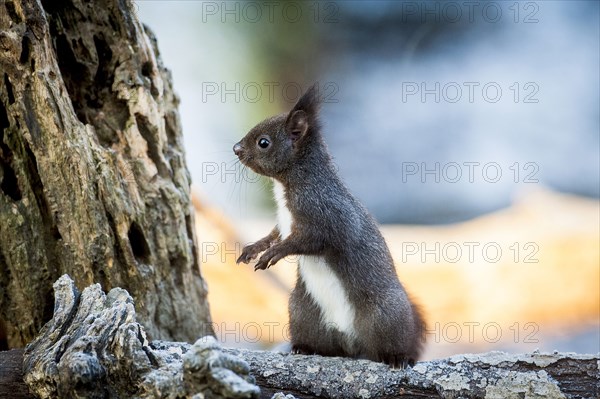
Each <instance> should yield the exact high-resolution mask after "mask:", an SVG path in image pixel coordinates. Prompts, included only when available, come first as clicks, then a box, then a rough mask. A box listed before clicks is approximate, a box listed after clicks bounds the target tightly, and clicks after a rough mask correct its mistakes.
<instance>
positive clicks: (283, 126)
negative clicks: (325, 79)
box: [233, 84, 321, 178]
mask: <svg viewBox="0 0 600 399" xmlns="http://www.w3.org/2000/svg"><path fill="white" fill-rule="evenodd" d="M320 102H321V101H320V98H319V95H318V88H317V85H316V84H314V85H312V86H311V87H310V88H309V89H308V90H307V91H306V93H304V95H302V97H301V98H300V99H299V100H298V102H297V103H296V105H294V108H292V110H291V111H290V112H289V113H287V114H281V115H277V116H273V117H271V118H268V119H265V120H264V121H262V122H260V123H259V124H258V125H256V126H255V127H253V128H252V129H251V130H250V131H249V132H248V134H246V136H245V137H244V138H243V139H242V140H240V141H239V142H238V143H236V144H235V145H234V146H233V152H234V153H235V155H237V156H238V158H239V159H240V162H242V164H244V165H246V166H248V167H249V168H250V169H252V170H253V171H255V172H256V173H258V174H261V175H264V176H268V177H275V178H277V177H279V178H281V177H283V176H284V175H285V174H286V172H287V171H288V170H289V169H290V168H291V167H292V166H293V165H295V164H297V163H298V161H299V160H300V159H302V158H303V157H304V156H306V154H308V153H310V152H311V151H313V149H314V147H315V146H319V145H320V143H321V137H320V132H319V129H320V125H319V120H318V114H319V106H320Z"/></svg>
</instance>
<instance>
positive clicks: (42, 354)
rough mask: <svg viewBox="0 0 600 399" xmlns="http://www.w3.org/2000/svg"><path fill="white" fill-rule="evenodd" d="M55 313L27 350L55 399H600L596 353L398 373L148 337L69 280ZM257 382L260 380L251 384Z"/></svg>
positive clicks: (495, 358) (30, 371)
mask: <svg viewBox="0 0 600 399" xmlns="http://www.w3.org/2000/svg"><path fill="white" fill-rule="evenodd" d="M55 287H56V304H57V307H56V312H55V314H54V317H53V319H52V320H51V321H50V322H49V323H48V324H47V325H46V326H45V327H44V328H43V329H42V331H41V333H40V335H39V336H38V337H37V338H36V340H35V341H34V342H32V343H31V344H30V345H29V346H28V347H27V350H26V353H25V361H24V371H25V380H26V381H27V383H28V385H29V387H30V388H31V389H32V392H35V393H36V394H37V395H38V396H39V397H42V398H55V397H74V398H75V397H146V398H150V397H165V398H175V397H190V396H191V395H194V394H196V393H202V394H203V395H205V397H228V398H235V397H239V398H243V397H256V396H258V394H259V392H258V387H260V397H262V398H270V397H271V396H272V395H273V394H274V393H277V392H280V391H283V392H285V393H291V394H293V395H294V396H295V397H298V398H312V397H330V398H396V397H397V398H423V397H429V398H438V397H441V398H488V399H489V398H497V399H506V398H597V397H598V393H599V384H600V374H599V371H598V367H599V363H600V357H599V356H598V355H594V356H592V355H577V354H560V353H554V354H541V353H533V354H525V355H509V354H506V353H502V352H491V353H486V354H480V355H460V356H455V357H452V358H449V359H444V360H436V361H430V362H420V363H417V365H416V366H415V367H414V368H412V369H408V370H393V369H390V368H389V367H388V366H386V365H384V364H381V363H374V362H371V361H368V360H351V359H342V358H331V357H330V358H327V357H321V356H299V355H289V354H282V353H275V352H260V351H248V350H238V349H220V348H219V347H218V345H217V344H216V342H215V341H214V339H213V338H212V337H207V338H206V339H201V340H199V341H198V342H197V343H196V344H194V345H193V346H192V345H190V344H187V343H177V342H165V341H154V342H152V343H149V342H148V341H147V340H146V336H145V333H144V330H143V328H142V327H141V326H140V325H139V324H137V323H136V322H135V313H134V310H133V307H132V306H131V298H130V297H129V295H127V292H126V291H124V290H122V289H119V288H115V289H113V290H112V291H111V292H109V293H108V294H107V295H104V293H102V292H101V290H100V288H99V286H98V285H95V286H91V287H88V288H86V289H85V290H84V291H83V293H82V294H79V293H78V292H77V291H76V290H75V288H74V286H73V284H72V281H71V280H70V279H69V278H68V277H67V276H63V277H61V279H60V280H59V281H57V282H56V284H55ZM250 375H252V376H254V378H255V379H256V380H255V381H256V385H257V386H258V387H257V386H256V385H254V384H253V382H254V379H253V378H252V377H251V376H250Z"/></svg>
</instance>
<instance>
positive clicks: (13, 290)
mask: <svg viewBox="0 0 600 399" xmlns="http://www.w3.org/2000/svg"><path fill="white" fill-rule="evenodd" d="M177 105H178V99H177V97H176V95H175V94H174V93H173V89H172V86H171V77H170V74H169V71H168V70H166V69H165V68H164V67H163V65H162V63H161V60H160V57H159V53H158V49H157V45H156V40H155V39H154V37H153V35H152V33H151V32H150V31H149V30H148V28H146V27H144V26H142V25H141V24H140V23H139V22H138V20H137V18H136V16H135V14H134V13H133V12H132V8H131V3H130V1H129V0H102V1H93V2H92V1H84V0H61V1H58V0H42V1H41V2H40V1H36V0H0V325H1V324H2V323H1V321H4V324H5V328H6V331H5V332H6V334H7V338H8V343H9V346H10V347H19V346H22V345H24V344H25V343H27V342H29V341H30V340H31V339H32V338H33V337H34V336H35V334H36V333H37V332H38V331H39V329H40V328H41V327H42V325H43V324H44V322H46V321H48V320H49V319H50V318H51V317H52V312H53V308H54V301H53V293H52V283H53V282H54V281H55V280H56V279H57V278H58V277H59V276H60V275H62V274H64V273H68V274H69V275H70V276H72V277H73V278H74V280H75V282H76V284H77V285H78V286H79V287H82V288H83V287H86V286H88V285H90V284H92V283H94V282H99V283H100V284H101V285H102V287H103V289H105V290H110V289H111V288H113V287H123V288H126V289H127V290H128V291H129V292H130V293H131V295H132V296H133V298H134V301H135V306H136V309H137V314H138V319H139V321H140V322H141V323H142V325H143V326H144V327H145V328H146V331H147V332H148V334H149V335H150V336H151V337H153V338H163V339H175V340H186V341H190V340H195V339H196V338H197V337H199V336H202V335H204V334H207V333H208V334H210V333H212V330H211V327H210V315H209V309H208V304H207V302H206V287H205V285H204V282H203V279H202V276H201V275H200V269H199V264H198V258H197V256H196V249H197V247H196V237H195V233H194V217H193V213H192V211H191V205H190V190H189V188H190V176H189V173H188V171H187V169H186V165H185V160H184V151H183V144H182V135H181V127H180V124H179V115H178V111H177Z"/></svg>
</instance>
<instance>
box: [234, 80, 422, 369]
mask: <svg viewBox="0 0 600 399" xmlns="http://www.w3.org/2000/svg"><path fill="white" fill-rule="evenodd" d="M320 103H321V100H320V98H319V95H318V89H317V86H316V84H315V85H313V86H312V87H311V88H309V89H308V91H307V92H306V93H305V94H304V95H302V96H301V98H300V99H299V100H298V102H297V103H296V105H295V106H294V107H293V109H292V110H291V111H290V112H289V113H287V114H281V115H278V116H274V117H271V118H268V119H266V120H264V121H262V122H260V123H259V124H258V125H256V126H255V127H254V128H252V129H251V130H250V132H248V134H247V135H246V136H245V137H244V138H243V139H242V140H241V141H239V142H238V143H236V144H235V145H234V146H233V152H234V153H235V155H237V157H238V158H239V160H240V162H241V163H242V164H244V165H245V166H247V167H249V168H250V169H252V170H253V171H255V172H256V173H258V174H260V175H264V176H267V177H270V178H272V180H273V192H274V196H275V200H276V203H277V207H278V210H277V225H276V226H275V228H273V230H272V231H271V232H270V233H269V234H268V235H267V236H266V237H264V238H262V239H261V240H259V241H257V242H256V243H254V244H250V245H247V246H245V247H244V249H243V250H242V254H241V255H240V257H239V258H238V259H237V263H238V264H239V263H240V262H243V263H249V262H251V261H253V260H254V259H256V258H257V257H258V255H259V254H261V253H262V252H264V253H263V254H262V256H261V257H260V258H259V260H258V262H257V263H256V265H255V267H254V270H265V269H267V268H269V267H271V266H273V265H275V264H276V263H277V262H278V261H280V260H281V259H283V258H284V257H286V256H288V255H300V258H299V262H298V270H297V282H296V286H295V288H294V290H293V291H292V293H291V296H290V300H289V317H290V334H291V347H292V348H291V349H292V353H297V354H319V355H324V356H344V357H352V358H363V359H369V360H373V361H377V362H383V363H386V364H388V365H390V366H391V367H395V368H405V367H407V366H413V365H414V363H415V362H416V361H417V360H418V358H419V356H420V354H421V352H422V349H423V343H424V334H425V323H424V321H423V318H422V316H421V312H420V310H419V308H418V307H417V306H416V305H415V304H414V303H413V302H412V301H411V299H410V298H409V296H408V295H407V293H406V291H405V290H404V288H403V286H402V284H401V283H400V281H399V280H398V276H397V274H396V269H395V267H394V261H393V260H392V256H391V254H390V251H389V249H388V247H387V244H386V242H385V240H384V238H383V236H382V235H381V233H380V231H379V228H378V227H377V224H376V222H375V220H374V219H373V217H372V216H371V215H370V214H369V212H368V211H367V210H366V208H365V207H364V206H363V205H362V204H361V203H360V202H359V201H358V200H357V199H356V198H354V196H352V194H350V192H349V191H348V189H347V188H346V186H345V185H344V183H343V182H342V180H341V179H340V178H339V177H338V175H337V173H336V169H335V167H334V164H333V162H332V158H331V156H330V155H329V152H328V149H327V146H326V144H325V141H324V139H323V137H322V134H321V125H320V122H319V108H320Z"/></svg>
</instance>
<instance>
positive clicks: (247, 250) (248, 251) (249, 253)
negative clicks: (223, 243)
mask: <svg viewBox="0 0 600 399" xmlns="http://www.w3.org/2000/svg"><path fill="white" fill-rule="evenodd" d="M264 250H265V248H264V246H263V245H261V243H258V242H257V243H254V244H250V245H246V246H245V247H244V249H243V250H242V254H241V255H240V257H239V258H237V260H236V261H235V263H240V262H242V263H250V262H251V261H253V260H254V259H256V257H257V256H258V254H259V253H261V252H262V251H264Z"/></svg>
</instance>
